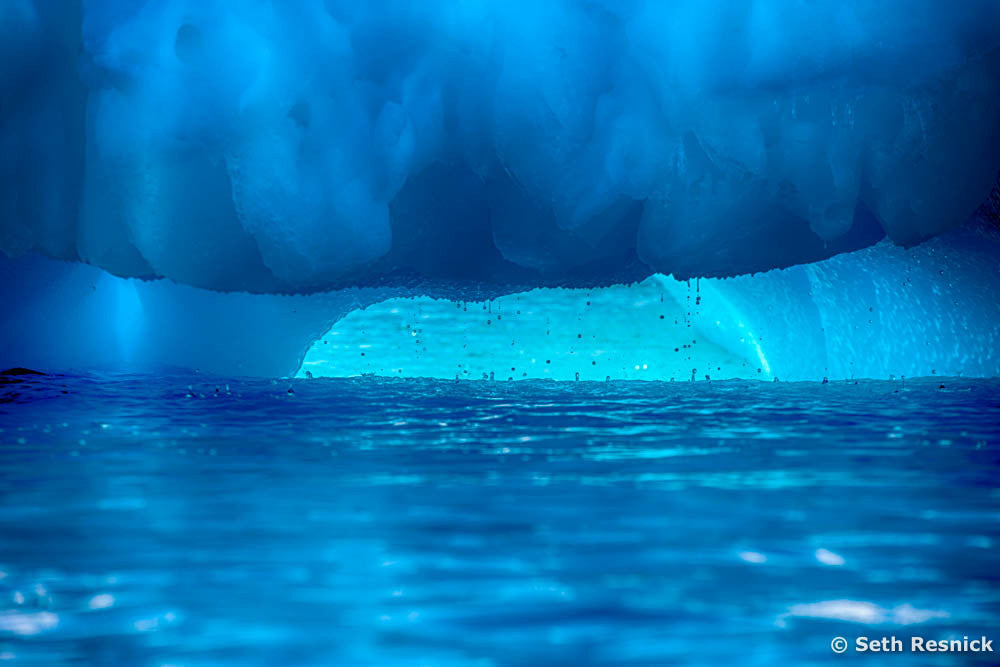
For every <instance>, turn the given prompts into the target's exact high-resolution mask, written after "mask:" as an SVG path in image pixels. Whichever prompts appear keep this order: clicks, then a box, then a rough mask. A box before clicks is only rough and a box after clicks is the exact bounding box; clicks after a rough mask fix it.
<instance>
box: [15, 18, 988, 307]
mask: <svg viewBox="0 0 1000 667" xmlns="http://www.w3.org/2000/svg"><path fill="white" fill-rule="evenodd" d="M998 28H1000V4H998V3H996V2H994V1H992V0H968V1H966V2H961V3H950V4H948V3H940V2H936V1H933V0H882V1H878V2H876V1H874V0H858V1H856V2H834V1H816V2H765V1H762V0H754V1H740V2H735V1H734V2H720V3H705V2H698V1H696V0H684V1H679V2H660V1H658V0H648V1H646V0H619V1H616V2H610V1H605V0H551V1H547V2H537V3H517V2H515V3H511V2H501V1H499V0H469V1H466V2H444V1H442V2H429V1H414V2H405V1H402V0H395V1H389V0H387V1H385V2H376V3H367V4H366V3H357V2H353V1H350V2H348V1H343V2H342V1H339V0H290V1H288V2H266V1H264V0H225V1H223V0H148V1H145V2H144V1H141V0H82V1H81V0H75V1H73V0H67V1H66V2H62V3H51V2H45V1H43V0H7V1H6V2H4V3H3V6H2V7H0V29H2V31H3V33H4V35H5V36H7V38H5V39H4V40H3V42H2V43H0V58H2V59H3V67H0V173H2V176H3V178H2V179H0V250H3V251H4V252H5V253H7V254H9V255H18V254H20V253H23V252H26V251H29V250H38V251H41V252H43V253H45V254H48V255H50V256H52V257H57V258H63V259H70V260H77V259H79V260H83V261H85V262H89V263H92V264H95V265H97V266H100V267H103V268H105V269H107V270H108V271H110V272H112V273H115V274H117V275H121V276H138V277H166V278H169V279H171V280H173V281H176V282H178V283H184V284H187V285H193V286H198V287H207V288H211V289H215V290H226V291H240V290H245V291H252V292H314V291H321V290H326V289H329V288H333V287H342V286H348V285H404V286H407V287H413V286H420V285H426V284H439V283H444V284H459V283H463V284H466V283H472V282H485V283H493V284H500V285H514V284H518V285H544V284H571V285H596V284H610V283H615V282H622V281H627V280H632V279H635V278H639V277H642V276H645V275H648V274H649V273H651V272H654V271H658V272H663V273H670V274H674V275H675V276H678V277H682V278H683V277H689V276H715V275H737V274H743V273H747V272H751V271H757V270H765V269H769V268H773V267H778V266H787V265H791V264H798V263H804V262H810V261H815V260H819V259H822V258H824V257H827V256H830V255H833V254H836V253H838V252H842V251H847V250H854V249H857V248H861V247H865V246H868V245H871V244H872V243H873V242H875V241H876V240H878V239H879V238H880V237H881V236H882V235H883V233H884V232H887V233H888V235H889V237H890V238H891V239H892V240H894V241H896V242H899V243H904V244H909V243H913V242H916V241H918V240H920V239H923V238H926V237H929V236H933V235H934V234H937V233H939V232H941V231H943V230H946V229H950V228H953V227H955V226H956V225H957V224H959V223H960V222H962V221H964V220H965V219H966V218H967V216H968V215H969V214H970V213H971V212H972V211H973V210H974V209H975V207H976V206H977V205H978V204H979V203H980V202H981V201H982V200H983V199H984V197H986V195H987V193H988V192H989V187H990V183H991V179H992V178H993V177H994V176H995V174H996V169H997V167H998V166H1000V151H998V147H1000V130H998V120H1000V112H998V109H1000V107H998V101H1000V51H998V47H1000V29H998Z"/></svg>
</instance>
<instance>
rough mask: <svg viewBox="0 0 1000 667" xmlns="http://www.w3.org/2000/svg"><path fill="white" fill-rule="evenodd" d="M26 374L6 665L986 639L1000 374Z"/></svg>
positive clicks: (569, 655)
mask: <svg viewBox="0 0 1000 667" xmlns="http://www.w3.org/2000/svg"><path fill="white" fill-rule="evenodd" d="M21 379H22V380H24V381H22V382H19V383H8V384H5V385H3V386H0V395H2V398H3V400H4V403H3V404H2V405H0V427H2V431H0V442H2V455H0V497H2V503H0V658H2V660H9V661H12V664H32V665H34V664H39V665H42V664H56V663H63V662H75V663H76V664H102V665H186V666H196V665H221V664H245V665H268V666H272V665H368V664H378V665H390V664H400V665H452V664H456V665H457V664H463V665H464V664H481V665H492V664H496V665H533V664H576V665H585V664H611V663H615V664H636V665H665V664H723V662H722V661H726V663H731V664H750V665H772V664H788V665H798V664H812V663H825V662H828V661H844V660H850V659H851V656H835V655H833V654H832V652H831V651H830V648H829V645H830V640H831V639H832V637H834V636H835V635H844V636H845V637H847V638H848V639H850V640H851V641H852V642H853V638H854V637H856V636H858V635H868V636H881V635H883V634H885V635H890V634H895V635H896V636H898V637H908V636H910V635H913V634H919V635H925V636H930V637H949V636H954V635H957V636H958V637H961V636H962V635H969V636H973V635H976V636H978V635H979V634H981V633H985V634H987V635H990V634H991V633H992V635H993V636H994V637H995V638H996V639H997V640H1000V635H998V634H997V631H996V628H997V626H998V622H1000V589H998V586H997V579H998V572H1000V567H998V565H1000V563H998V558H997V551H996V549H997V544H998V540H1000V524H998V518H1000V493H998V490H997V488H998V477H997V472H998V463H1000V458H998V444H1000V382H997V381H966V380H957V379H928V380H919V381H910V380H907V381H906V383H905V385H904V384H903V383H901V382H899V381H895V382H861V383H856V384H855V383H852V384H847V383H832V384H828V385H819V384H789V383H776V384H772V383H754V382H735V383H723V382H712V383H707V382H699V383H688V382H685V383H638V382H636V383H607V384H605V383H593V384H590V383H573V382H567V383H562V384H556V383H546V382H520V383H500V382H497V383H490V382H461V383H458V382H451V381H420V380H378V379H373V378H363V379H358V380H311V381H310V380H296V381H292V382H288V381H281V382H277V383H274V382H268V381H252V382H251V381H234V380H225V379H219V380H216V379H213V378H206V377H203V376H196V377H153V376H149V377H136V376H100V377H98V376H88V377H65V376H64V377H46V378H36V379H32V378H21ZM227 383H228V384H227ZM290 388H291V389H292V392H291V393H290V392H289V389H290ZM893 660H895V661H898V662H899V663H900V664H903V663H906V664H913V663H914V662H927V663H928V664H935V665H942V664H944V665H947V664H968V663H970V662H975V661H976V660H979V661H980V662H982V663H983V664H986V663H988V662H991V659H990V656H986V657H979V658H976V657H970V656H967V655H966V656H961V655H958V656H947V655H939V656H933V657H932V658H930V659H927V660H923V661H921V660H920V659H919V658H917V657H914V656H908V655H907V656H896V657H894V658H893Z"/></svg>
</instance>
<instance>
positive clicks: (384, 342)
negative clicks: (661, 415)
mask: <svg viewBox="0 0 1000 667" xmlns="http://www.w3.org/2000/svg"><path fill="white" fill-rule="evenodd" d="M998 294H1000V227H997V226H996V225H995V224H993V223H986V222H982V221H977V222H973V223H972V224H970V225H968V226H966V227H963V228H961V229H959V230H957V231H952V232H949V233H947V234H944V235H942V236H940V237H938V238H935V239H934V240H932V241H928V242H926V243H924V244H922V245H920V246H917V247H915V248H910V249H903V248H899V247H897V246H893V245H892V244H890V243H889V242H882V243H879V244H877V245H875V246H872V247H870V248H866V249H864V250H859V251H855V252H852V253H844V254H841V255H838V256H837V257H833V258H830V259H827V260H823V261H820V262H816V263H813V264H809V265H800V266H795V267H791V268H788V269H778V270H772V271H768V272H766V273H759V274H756V275H753V276H739V277H735V278H724V279H719V278H710V279H701V280H691V281H679V280H676V279H674V278H672V277H670V276H663V275H657V276H653V277H651V278H649V279H647V280H645V281H643V282H642V283H641V284H638V285H630V286H615V287H609V288H599V289H573V290H567V289H535V290H531V291H528V292H522V293H519V294H511V295H506V296H500V297H499V298H496V299H493V300H491V301H482V302H477V301H473V302H452V301H444V300H435V299H431V298H426V297H425V298H421V299H392V300H390V301H386V302H384V303H380V304H377V305H373V306H371V307H369V308H368V309H367V310H364V311H355V312H352V313H350V314H349V315H347V316H346V317H344V318H343V319H341V320H340V321H338V322H337V323H336V324H335V325H334V326H333V327H332V328H331V330H330V331H328V332H326V334H324V335H323V336H322V337H321V338H319V339H318V340H317V341H316V342H315V343H314V344H313V345H312V347H311V348H310V350H309V352H308V353H307V354H306V356H305V359H304V362H303V365H302V367H301V369H300V370H299V375H300V376H307V374H308V376H312V377H322V376H340V377H342V376H352V375H362V374H366V373H367V374H375V375H382V376H393V377H436V378H442V379H472V380H480V379H484V378H485V379H488V380H489V379H492V380H495V381H507V380H522V379H537V378H545V379H556V380H590V381H604V380H605V379H611V380H662V381H670V380H676V381H688V380H696V381H704V380H707V379H709V378H710V379H712V380H722V379H730V378H742V379H757V380H767V381H770V380H773V379H780V380H784V381H787V380H812V381H821V380H823V379H824V378H827V379H829V380H831V381H834V380H851V379H855V378H876V379H889V378H893V377H894V378H896V379H897V380H901V379H903V378H904V377H915V376H932V375H937V376H941V377H945V376H956V375H961V376H966V377H996V376H997V375H1000V301H998V299H997V295H998Z"/></svg>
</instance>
